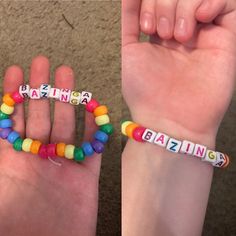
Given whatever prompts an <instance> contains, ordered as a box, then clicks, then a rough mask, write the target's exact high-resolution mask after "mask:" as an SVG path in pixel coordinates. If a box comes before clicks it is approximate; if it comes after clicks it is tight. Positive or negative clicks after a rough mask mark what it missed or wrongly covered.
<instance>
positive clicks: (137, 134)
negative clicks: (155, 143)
mask: <svg viewBox="0 0 236 236" xmlns="http://www.w3.org/2000/svg"><path fill="white" fill-rule="evenodd" d="M145 130H146V128H144V127H141V126H139V127H137V128H135V129H134V131H133V138H134V140H136V141H138V142H144V141H143V139H142V136H143V133H144V131H145Z"/></svg>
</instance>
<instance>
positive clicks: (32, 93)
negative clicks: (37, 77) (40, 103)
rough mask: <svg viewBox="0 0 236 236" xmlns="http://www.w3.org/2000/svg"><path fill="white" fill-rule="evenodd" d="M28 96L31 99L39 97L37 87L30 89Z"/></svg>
mask: <svg viewBox="0 0 236 236" xmlns="http://www.w3.org/2000/svg"><path fill="white" fill-rule="evenodd" d="M29 96H30V98H31V99H40V91H39V89H30V94H29Z"/></svg>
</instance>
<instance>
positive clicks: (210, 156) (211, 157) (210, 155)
mask: <svg viewBox="0 0 236 236" xmlns="http://www.w3.org/2000/svg"><path fill="white" fill-rule="evenodd" d="M216 158H217V157H216V152H214V151H212V150H207V151H206V155H205V157H204V158H203V159H202V160H203V161H207V162H211V163H215V161H216Z"/></svg>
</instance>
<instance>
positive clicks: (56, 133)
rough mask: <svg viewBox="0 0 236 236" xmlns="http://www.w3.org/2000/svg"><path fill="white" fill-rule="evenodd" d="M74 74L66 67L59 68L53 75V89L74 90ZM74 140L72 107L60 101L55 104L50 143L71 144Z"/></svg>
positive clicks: (73, 111)
mask: <svg viewBox="0 0 236 236" xmlns="http://www.w3.org/2000/svg"><path fill="white" fill-rule="evenodd" d="M74 86H75V81H74V73H73V70H72V69H71V68H70V67H68V66H61V67H59V68H58V69H57V70H56V73H55V87H56V88H59V89H62V88H68V89H71V90H72V89H74ZM74 139H75V110H74V106H72V105H71V104H68V103H63V102H60V101H56V102H55V107H54V120H53V126H52V133H51V143H56V142H65V143H67V144H73V143H74Z"/></svg>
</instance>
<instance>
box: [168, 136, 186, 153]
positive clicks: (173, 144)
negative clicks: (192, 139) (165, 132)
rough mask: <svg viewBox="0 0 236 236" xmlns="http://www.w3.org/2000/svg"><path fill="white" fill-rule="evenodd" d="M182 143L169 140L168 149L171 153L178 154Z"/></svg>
mask: <svg viewBox="0 0 236 236" xmlns="http://www.w3.org/2000/svg"><path fill="white" fill-rule="evenodd" d="M181 144H182V142H181V141H179V140H176V139H173V138H170V139H169V142H168V143H167V147H166V149H167V150H168V151H170V152H175V153H177V152H178V151H179V149H180V147H181Z"/></svg>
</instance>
